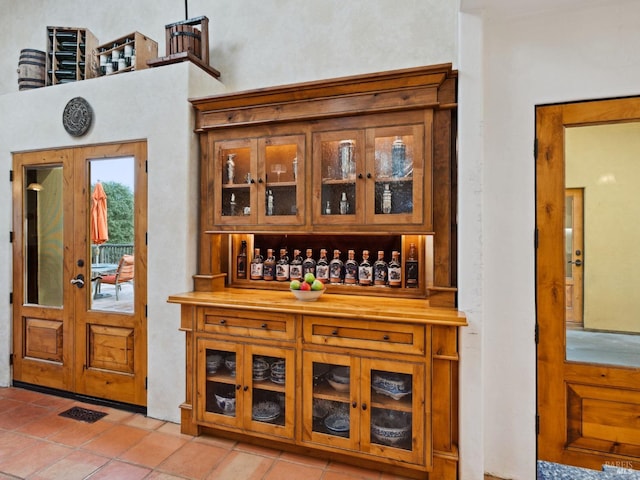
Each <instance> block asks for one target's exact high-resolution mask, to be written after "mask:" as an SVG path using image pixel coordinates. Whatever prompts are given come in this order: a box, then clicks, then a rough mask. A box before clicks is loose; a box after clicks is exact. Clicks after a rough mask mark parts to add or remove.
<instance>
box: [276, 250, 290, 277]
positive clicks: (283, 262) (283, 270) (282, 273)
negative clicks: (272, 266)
mask: <svg viewBox="0 0 640 480" xmlns="http://www.w3.org/2000/svg"><path fill="white" fill-rule="evenodd" d="M276 280H277V281H279V282H286V281H287V280H289V257H288V256H287V249H286V248H281V249H280V258H279V259H278V262H277V263H276Z"/></svg>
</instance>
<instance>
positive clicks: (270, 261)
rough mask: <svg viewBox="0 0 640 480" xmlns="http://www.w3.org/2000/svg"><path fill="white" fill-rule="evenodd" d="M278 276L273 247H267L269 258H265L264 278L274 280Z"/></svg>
mask: <svg viewBox="0 0 640 480" xmlns="http://www.w3.org/2000/svg"><path fill="white" fill-rule="evenodd" d="M275 276H276V257H274V256H273V248H267V258H265V259H264V267H263V269H262V278H263V279H265V280H273V279H274V278H275Z"/></svg>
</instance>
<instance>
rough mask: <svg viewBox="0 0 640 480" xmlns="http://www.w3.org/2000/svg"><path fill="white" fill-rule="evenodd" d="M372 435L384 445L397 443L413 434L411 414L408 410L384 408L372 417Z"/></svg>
mask: <svg viewBox="0 0 640 480" xmlns="http://www.w3.org/2000/svg"><path fill="white" fill-rule="evenodd" d="M371 435H373V437H375V438H376V439H377V440H378V441H379V442H380V443H382V444H384V445H391V446H394V445H397V444H398V443H401V442H403V441H405V440H408V439H409V437H410V436H411V416H410V415H409V414H407V413H406V412H398V411H394V410H382V411H381V412H379V413H377V414H374V415H373V416H372V417H371Z"/></svg>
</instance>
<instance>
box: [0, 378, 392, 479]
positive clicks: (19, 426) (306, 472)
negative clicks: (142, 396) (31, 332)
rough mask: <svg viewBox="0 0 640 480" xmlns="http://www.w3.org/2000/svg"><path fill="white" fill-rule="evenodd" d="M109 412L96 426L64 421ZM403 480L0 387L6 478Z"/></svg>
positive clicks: (0, 456)
mask: <svg viewBox="0 0 640 480" xmlns="http://www.w3.org/2000/svg"><path fill="white" fill-rule="evenodd" d="M76 405H77V406H81V407H84V408H89V409H92V410H99V411H103V412H107V413H108V415H107V416H105V417H103V418H102V419H100V420H98V421H97V422H95V423H86V422H82V421H79V420H73V419H68V418H64V417H61V416H59V413H60V412H63V411H65V410H67V409H69V408H71V407H72V406H76ZM16 478H20V479H29V480H59V479H60V480H61V479H64V480H80V479H92V480H100V479H109V480H112V479H117V480H133V479H156V480H175V479H205V480H213V479H215V480H282V479H286V480H298V479H300V480H302V479H304V480H356V479H363V480H392V479H395V480H401V479H402V478H403V477H397V476H393V475H389V474H385V473H380V472H376V471H372V470H365V469H362V468H358V467H354V466H350V465H345V464H340V463H335V462H332V461H327V460H322V459H318V458H312V457H305V456H301V455H294V454H291V453H286V452H281V451H279V450H272V449H269V448H264V447H256V446H252V445H248V444H245V443H238V442H234V441H230V440H225V439H221V438H214V437H211V436H200V437H191V436H188V435H182V434H181V433H180V427H179V425H177V424H175V423H170V422H164V421H161V420H155V419H152V418H148V417H145V416H144V415H142V414H139V413H131V412H127V411H122V410H116V409H113V408H108V407H103V406H96V405H90V404H85V403H82V402H78V401H75V400H71V399H67V398H61V397H57V396H53V395H47V394H43V393H39V392H33V391H30V390H25V389H21V388H13V387H11V388H0V480H8V479H16Z"/></svg>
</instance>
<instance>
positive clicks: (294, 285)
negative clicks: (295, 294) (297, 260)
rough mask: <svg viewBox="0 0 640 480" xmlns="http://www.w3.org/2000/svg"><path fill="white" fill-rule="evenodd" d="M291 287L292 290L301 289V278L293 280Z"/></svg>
mask: <svg viewBox="0 0 640 480" xmlns="http://www.w3.org/2000/svg"><path fill="white" fill-rule="evenodd" d="M289 288H290V289H291V290H300V280H291V283H290V284H289Z"/></svg>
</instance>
